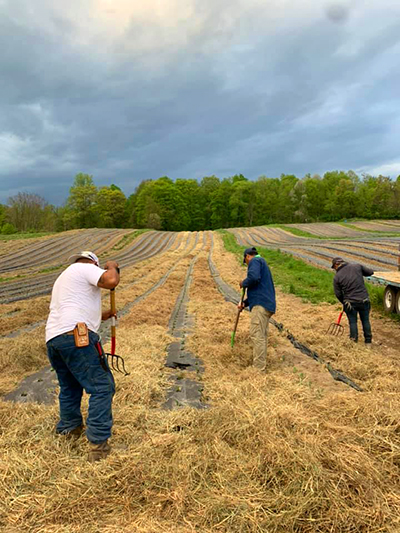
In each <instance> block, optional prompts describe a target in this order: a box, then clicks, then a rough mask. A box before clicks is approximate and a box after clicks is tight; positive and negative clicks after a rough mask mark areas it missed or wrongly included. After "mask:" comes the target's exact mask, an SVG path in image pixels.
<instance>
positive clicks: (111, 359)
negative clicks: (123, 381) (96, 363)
mask: <svg viewBox="0 0 400 533" xmlns="http://www.w3.org/2000/svg"><path fill="white" fill-rule="evenodd" d="M106 357H107V363H108V364H109V366H110V367H111V368H112V369H113V370H114V371H115V372H120V373H121V374H124V376H129V372H127V371H126V369H125V361H124V359H123V357H121V356H120V355H116V354H115V353H106ZM120 363H121V368H122V370H121V369H120V367H119V365H120Z"/></svg>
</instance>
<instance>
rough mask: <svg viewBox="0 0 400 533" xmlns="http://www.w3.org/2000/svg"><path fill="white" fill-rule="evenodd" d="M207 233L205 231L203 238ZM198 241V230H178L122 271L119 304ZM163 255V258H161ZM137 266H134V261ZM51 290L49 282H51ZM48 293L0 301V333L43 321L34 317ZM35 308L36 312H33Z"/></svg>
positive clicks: (10, 333) (41, 311) (25, 328)
mask: <svg viewBox="0 0 400 533" xmlns="http://www.w3.org/2000/svg"><path fill="white" fill-rule="evenodd" d="M205 237H206V234H204V242H205ZM199 241H200V234H199V233H197V232H196V233H189V234H188V235H186V234H184V233H182V234H178V235H177V238H176V243H175V244H174V246H171V248H170V249H169V250H166V251H165V252H164V253H163V254H160V256H158V255H157V256H153V258H152V259H149V258H144V259H143V260H142V261H140V262H136V263H134V265H132V266H131V267H127V268H126V269H124V271H123V276H122V279H121V283H120V285H119V288H118V301H119V307H120V306H121V305H122V306H124V305H125V304H126V303H128V302H130V301H132V299H135V298H138V297H140V296H141V295H143V294H144V293H145V292H146V291H147V290H148V289H149V287H150V286H151V283H153V284H154V283H155V282H156V281H157V279H158V278H160V277H162V276H164V275H165V273H166V271H167V270H168V269H171V268H173V267H174V266H175V265H176V264H177V263H178V262H179V261H180V260H181V259H182V258H184V257H186V256H187V255H189V254H191V253H192V252H193V250H194V249H195V248H196V247H197V245H198V243H199ZM161 257H162V259H161ZM136 264H137V265H138V266H135V265H136ZM50 290H51V286H50ZM103 300H104V301H105V304H104V307H105V308H106V307H107V306H108V295H106V294H104V298H103ZM48 306H49V297H45V296H41V297H35V296H34V297H32V299H30V300H29V301H26V302H23V301H19V302H18V303H8V304H2V305H0V313H1V314H2V315H3V316H4V318H5V320H4V321H3V322H2V324H1V326H0V337H1V336H4V335H5V336H7V337H16V336H18V335H20V334H21V333H27V332H29V331H31V330H32V329H35V328H37V327H39V326H41V325H43V324H44V322H45V321H44V320H39V321H37V317H38V316H46V315H47V313H48ZM32 308H35V314H32Z"/></svg>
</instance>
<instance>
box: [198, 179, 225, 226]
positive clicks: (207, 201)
mask: <svg viewBox="0 0 400 533" xmlns="http://www.w3.org/2000/svg"><path fill="white" fill-rule="evenodd" d="M219 186H220V181H219V179H218V178H217V177H216V176H205V177H204V178H203V179H202V180H201V182H200V200H199V202H200V205H201V208H202V211H203V216H204V227H203V229H212V222H211V217H212V213H213V210H212V207H211V196H212V194H213V193H214V192H215V191H216V190H217V189H218V188H219Z"/></svg>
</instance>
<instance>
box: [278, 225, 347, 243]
mask: <svg viewBox="0 0 400 533" xmlns="http://www.w3.org/2000/svg"><path fill="white" fill-rule="evenodd" d="M276 227H277V228H280V229H283V230H284V231H287V232H288V233H291V234H292V235H296V237H307V239H322V240H325V237H321V236H320V235H314V234H313V233H309V232H308V231H303V230H302V229H298V228H290V227H289V226H283V225H278V226H276ZM329 238H330V239H339V238H340V237H329Z"/></svg>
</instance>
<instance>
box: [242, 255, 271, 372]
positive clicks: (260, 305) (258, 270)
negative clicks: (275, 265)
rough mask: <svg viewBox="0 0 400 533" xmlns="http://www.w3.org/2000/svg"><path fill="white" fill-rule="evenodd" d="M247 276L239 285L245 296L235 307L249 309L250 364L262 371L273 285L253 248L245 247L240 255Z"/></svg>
mask: <svg viewBox="0 0 400 533" xmlns="http://www.w3.org/2000/svg"><path fill="white" fill-rule="evenodd" d="M243 264H245V265H247V267H248V268H247V277H246V279H244V280H243V281H241V282H240V284H239V285H240V287H242V288H245V289H247V298H246V300H244V302H243V304H240V303H239V304H238V308H239V309H243V308H244V307H247V306H248V307H249V308H250V311H251V323H250V338H251V340H252V342H253V366H255V367H256V368H258V369H259V370H261V371H262V372H265V369H266V364H267V345H268V337H267V335H268V324H269V319H270V318H271V316H272V315H273V314H274V313H275V311H276V301H275V287H274V282H273V280H272V275H271V271H270V269H269V267H268V265H267V263H266V261H265V259H263V258H262V257H261V256H260V255H258V252H257V250H256V248H247V249H246V250H245V252H244V256H243Z"/></svg>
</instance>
